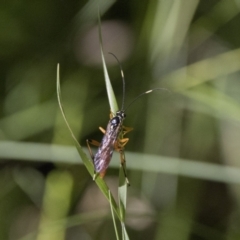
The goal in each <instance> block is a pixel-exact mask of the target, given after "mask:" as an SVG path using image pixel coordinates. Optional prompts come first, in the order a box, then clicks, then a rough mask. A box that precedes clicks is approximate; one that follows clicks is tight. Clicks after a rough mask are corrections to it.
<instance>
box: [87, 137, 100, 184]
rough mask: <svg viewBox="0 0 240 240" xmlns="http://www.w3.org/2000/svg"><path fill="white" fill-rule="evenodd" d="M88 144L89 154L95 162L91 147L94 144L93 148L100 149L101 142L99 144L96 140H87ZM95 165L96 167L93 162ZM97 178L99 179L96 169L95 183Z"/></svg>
mask: <svg viewBox="0 0 240 240" xmlns="http://www.w3.org/2000/svg"><path fill="white" fill-rule="evenodd" d="M86 142H87V147H88V151H89V154H90V156H91V158H92V161H93V160H94V155H93V152H92V149H91V147H90V144H92V145H93V146H96V147H99V145H100V142H98V141H96V140H93V139H87V140H86ZM93 165H94V162H93ZM96 177H97V173H96V172H95V169H94V175H93V181H95V179H96Z"/></svg>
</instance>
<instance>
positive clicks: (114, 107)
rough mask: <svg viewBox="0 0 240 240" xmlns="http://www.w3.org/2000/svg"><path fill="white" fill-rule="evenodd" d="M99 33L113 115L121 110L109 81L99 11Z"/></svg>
mask: <svg viewBox="0 0 240 240" xmlns="http://www.w3.org/2000/svg"><path fill="white" fill-rule="evenodd" d="M98 22H99V24H98V33H99V41H100V50H101V57H102V63H103V73H104V79H105V84H106V88H107V95H108V101H109V105H110V109H111V111H112V112H113V113H116V112H117V111H118V110H119V108H118V105H117V100H116V97H115V94H114V91H113V88H112V84H111V81H110V79H109V75H108V71H107V66H106V62H105V58H104V53H103V42H102V32H101V19H100V13H99V11H98Z"/></svg>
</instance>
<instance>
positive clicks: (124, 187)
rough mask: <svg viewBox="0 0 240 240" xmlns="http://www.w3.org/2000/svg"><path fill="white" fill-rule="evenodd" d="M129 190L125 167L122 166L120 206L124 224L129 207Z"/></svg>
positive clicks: (120, 173)
mask: <svg viewBox="0 0 240 240" xmlns="http://www.w3.org/2000/svg"><path fill="white" fill-rule="evenodd" d="M127 189H128V185H127V183H126V177H125V174H124V169H123V166H122V165H121V167H120V170H119V187H118V201H119V203H118V205H119V211H120V215H121V219H122V222H124V221H125V212H126V206H127Z"/></svg>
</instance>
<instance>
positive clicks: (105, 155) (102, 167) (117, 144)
mask: <svg viewBox="0 0 240 240" xmlns="http://www.w3.org/2000/svg"><path fill="white" fill-rule="evenodd" d="M110 54H112V55H113V56H114V57H115V58H116V60H117V62H118V64H119V66H120V71H121V75H122V81H123V100H122V107H121V110H119V111H117V112H116V114H114V113H112V112H111V113H110V120H109V122H108V125H107V128H106V130H104V129H103V128H102V127H99V129H100V131H101V132H102V133H103V134H104V136H103V138H102V141H101V143H99V142H98V141H96V140H92V139H87V140H86V141H87V146H88V150H89V153H90V155H91V158H92V160H93V165H94V171H95V173H94V177H93V180H95V178H96V176H97V174H99V176H100V177H101V178H103V177H104V176H105V174H106V171H107V168H108V166H109V163H110V161H111V158H112V154H113V151H114V150H115V151H117V152H119V153H120V160H121V165H122V168H123V172H124V175H125V179H126V183H127V184H128V185H130V183H129V181H128V178H127V172H126V161H125V155H124V146H125V145H126V144H127V142H128V141H129V138H124V135H125V134H126V133H128V132H130V131H132V130H133V128H130V127H125V126H123V121H124V119H125V118H126V114H125V112H126V110H127V109H128V108H129V107H130V106H131V105H132V104H133V103H134V102H135V101H136V100H137V99H138V98H140V97H141V96H143V95H145V94H148V93H151V92H153V91H155V90H167V89H164V88H153V89H151V90H148V91H146V92H143V93H141V94H140V95H138V96H137V97H136V98H135V99H133V101H132V102H131V103H130V104H129V105H128V106H127V107H126V108H125V109H124V101H125V78H124V74H123V70H122V67H121V64H120V62H119V60H118V59H117V57H116V56H115V55H114V54H113V53H110ZM90 144H91V145H94V146H97V147H98V150H97V152H96V154H95V155H93V153H92V150H91V147H90Z"/></svg>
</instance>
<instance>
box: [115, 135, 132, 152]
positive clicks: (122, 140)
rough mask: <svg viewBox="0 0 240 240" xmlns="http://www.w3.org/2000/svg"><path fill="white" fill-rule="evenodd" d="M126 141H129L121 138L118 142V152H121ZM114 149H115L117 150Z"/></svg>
mask: <svg viewBox="0 0 240 240" xmlns="http://www.w3.org/2000/svg"><path fill="white" fill-rule="evenodd" d="M128 141H129V138H122V139H119V140H118V146H117V147H118V148H119V149H120V150H123V147H124V146H125V145H126V144H127V143H128ZM117 147H116V148H117ZM116 150H117V149H116Z"/></svg>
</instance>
